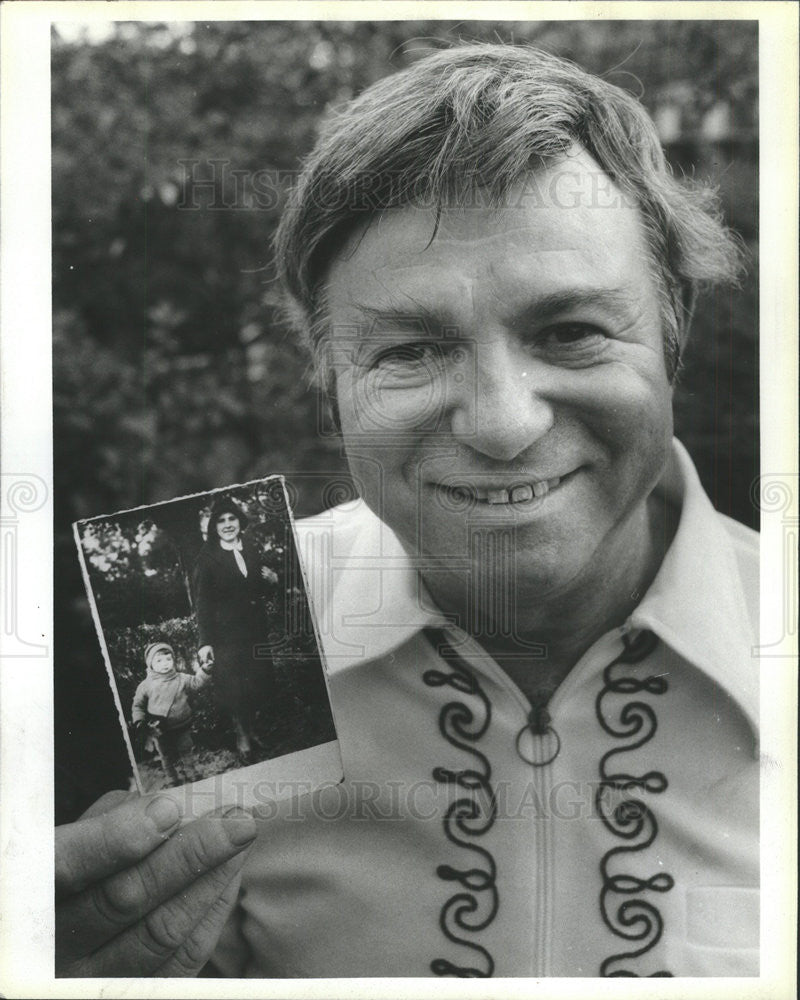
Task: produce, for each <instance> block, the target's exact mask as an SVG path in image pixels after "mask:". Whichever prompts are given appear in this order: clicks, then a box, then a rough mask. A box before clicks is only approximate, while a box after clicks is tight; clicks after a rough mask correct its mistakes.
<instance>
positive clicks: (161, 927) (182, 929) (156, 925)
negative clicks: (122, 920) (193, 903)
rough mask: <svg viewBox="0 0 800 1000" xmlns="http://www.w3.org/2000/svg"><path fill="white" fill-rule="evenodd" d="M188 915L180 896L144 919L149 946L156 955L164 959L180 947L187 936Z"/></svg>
mask: <svg viewBox="0 0 800 1000" xmlns="http://www.w3.org/2000/svg"><path fill="white" fill-rule="evenodd" d="M188 916H189V914H188V912H187V910H186V907H185V906H184V905H183V903H182V901H181V899H180V897H175V898H174V899H172V900H170V902H169V904H167V905H165V906H160V907H159V908H158V909H157V910H153V912H152V913H148V914H147V916H146V917H145V920H144V925H145V930H146V932H147V947H148V950H149V951H151V952H152V954H153V955H154V956H155V957H157V958H160V959H164V958H166V957H168V956H171V955H173V953H174V952H175V951H176V950H177V949H178V948H180V946H181V945H182V944H183V941H184V938H185V937H186V926H187V918H188Z"/></svg>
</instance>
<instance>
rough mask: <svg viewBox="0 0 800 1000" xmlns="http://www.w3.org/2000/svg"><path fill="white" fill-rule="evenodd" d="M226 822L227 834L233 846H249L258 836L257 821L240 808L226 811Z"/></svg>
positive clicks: (234, 807) (224, 815) (235, 807)
mask: <svg viewBox="0 0 800 1000" xmlns="http://www.w3.org/2000/svg"><path fill="white" fill-rule="evenodd" d="M222 818H223V820H224V821H225V832H226V833H227V834H228V838H229V839H230V842H231V843H232V844H237V845H239V844H249V843H250V841H251V840H254V839H255V836H256V821H255V820H254V819H253V817H252V816H251V815H250V813H248V812H245V811H244V809H240V808H239V807H238V806H232V807H231V808H230V809H226V810H225V812H224V813H223V814H222Z"/></svg>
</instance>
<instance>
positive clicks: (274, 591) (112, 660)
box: [75, 477, 336, 792]
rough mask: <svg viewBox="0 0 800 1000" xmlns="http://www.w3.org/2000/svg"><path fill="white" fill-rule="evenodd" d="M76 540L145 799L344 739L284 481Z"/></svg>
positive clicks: (119, 520) (172, 506) (188, 501)
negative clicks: (334, 709)
mask: <svg viewBox="0 0 800 1000" xmlns="http://www.w3.org/2000/svg"><path fill="white" fill-rule="evenodd" d="M75 534H76V541H77V542H78V546H79V550H80V553H81V565H82V566H83V568H84V571H85V580H86V584H87V591H88V594H89V600H90V603H91V605H92V609H93V613H94V616H95V622H96V625H97V629H98V637H99V639H100V642H101V644H102V648H103V651H104V655H105V658H106V663H107V666H108V669H109V675H110V681H111V684H112V689H113V693H114V695H115V698H116V700H117V706H118V710H119V713H120V720H121V722H122V723H123V726H124V729H125V731H126V733H127V743H128V746H129V748H130V752H131V755H132V756H133V759H134V766H135V773H136V777H137V784H138V785H139V788H140V789H141V790H142V791H143V792H152V791H157V790H158V789H161V788H165V787H170V786H174V785H182V784H186V783H189V782H196V781H200V780H202V779H204V778H208V777H212V776H214V775H217V774H222V773H224V772H226V771H230V770H232V769H236V768H241V767H244V766H246V765H250V764H256V763H258V762H260V761H263V760H273V759H274V758H276V757H284V756H286V755H288V754H293V753H296V752H298V751H301V750H306V749H308V748H309V747H315V746H318V745H320V744H324V743H330V742H332V741H334V740H335V739H336V733H335V727H334V722H333V717H332V715H331V710H330V704H329V702H328V696H327V689H326V682H325V676H324V667H323V663H322V659H321V656H320V652H319V649H318V647H317V641H316V634H315V631H314V625H313V620H312V616H311V611H310V608H309V605H308V600H307V597H306V593H305V588H304V583H303V579H302V573H301V570H300V566H299V563H298V560H297V554H296V548H295V543H294V535H293V529H292V524H291V516H290V513H289V510H288V508H287V506H286V497H285V493H284V484H283V482H282V480H281V479H280V478H277V477H275V478H272V479H265V480H262V481H260V482H256V483H250V484H247V485H245V486H239V487H235V488H230V489H226V490H217V491H215V492H213V493H208V494H199V495H196V496H191V497H185V498H181V499H176V500H173V501H170V502H167V503H161V504H155V505H153V506H150V507H141V508H138V509H136V510H131V511H123V512H120V513H118V514H114V515H111V516H107V517H106V516H103V517H95V518H92V519H91V520H86V521H80V522H77V523H76V525H75Z"/></svg>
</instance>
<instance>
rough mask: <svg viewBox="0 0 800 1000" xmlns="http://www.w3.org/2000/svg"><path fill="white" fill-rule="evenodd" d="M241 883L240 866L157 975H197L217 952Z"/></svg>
mask: <svg viewBox="0 0 800 1000" xmlns="http://www.w3.org/2000/svg"><path fill="white" fill-rule="evenodd" d="M241 883H242V873H241V869H240V871H239V874H238V875H236V876H235V877H234V878H233V879H232V880H231V881H230V882H229V883H228V885H227V886H226V888H225V890H224V891H223V892H222V894H221V895H220V896H219V897H218V898H217V899H216V900H215V901H214V903H213V904H212V905H211V907H210V908H209V910H208V912H207V913H206V914H205V915H204V916H203V919H202V920H201V921H200V923H199V924H198V925H197V926H196V927H195V928H194V930H193V931H192V932H191V934H190V935H189V937H187V938H186V940H185V941H184V942H183V944H182V945H181V946H180V948H178V950H177V951H176V952H175V953H174V955H172V957H171V958H170V959H168V960H167V961H166V962H165V963H164V965H162V966H161V967H160V968H158V969H156V970H155V972H154V975H155V976H160V977H164V978H167V977H173V976H196V975H197V973H198V972H199V971H200V970H201V969H202V968H203V966H204V965H205V964H206V962H207V961H208V960H209V958H211V956H212V954H213V953H214V949H215V948H216V946H217V942H218V941H219V936H220V934H221V933H222V928H223V927H224V926H225V923H226V921H227V920H228V917H229V916H230V915H231V910H233V907H234V905H235V904H236V900H237V899H238V898H239V888H240V886H241Z"/></svg>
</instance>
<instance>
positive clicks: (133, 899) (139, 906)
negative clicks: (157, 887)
mask: <svg viewBox="0 0 800 1000" xmlns="http://www.w3.org/2000/svg"><path fill="white" fill-rule="evenodd" d="M92 902H93V904H94V907H95V910H96V911H97V913H98V914H99V915H100V918H101V920H102V921H103V923H110V924H119V925H125V924H128V923H131V922H132V921H134V920H136V919H138V918H139V917H141V916H142V914H143V913H145V912H146V911H147V908H148V893H147V891H146V888H145V885H144V881H143V879H142V875H141V872H140V871H139V870H138V869H137V868H131V869H129V870H128V871H125V872H121V873H120V874H119V875H115V876H114V877H113V878H110V879H106V881H105V882H101V883H100V885H99V886H97V887H96V888H95V889H94V890H93V892H92Z"/></svg>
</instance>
